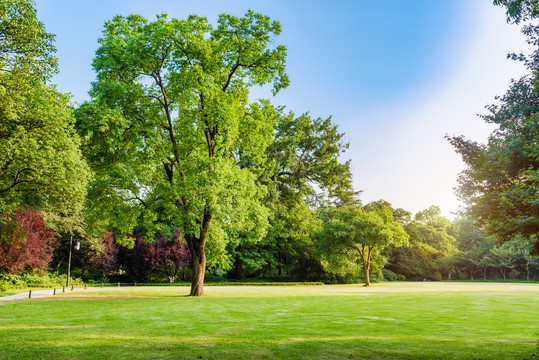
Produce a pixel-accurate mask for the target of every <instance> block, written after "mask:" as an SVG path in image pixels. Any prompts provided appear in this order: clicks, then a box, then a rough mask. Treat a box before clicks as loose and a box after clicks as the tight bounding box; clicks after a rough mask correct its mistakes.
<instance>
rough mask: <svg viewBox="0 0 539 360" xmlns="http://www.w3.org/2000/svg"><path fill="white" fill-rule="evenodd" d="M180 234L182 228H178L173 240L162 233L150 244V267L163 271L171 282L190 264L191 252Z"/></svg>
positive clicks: (148, 258)
mask: <svg viewBox="0 0 539 360" xmlns="http://www.w3.org/2000/svg"><path fill="white" fill-rule="evenodd" d="M180 236H181V230H180V229H177V230H176V231H175V232H174V235H173V236H172V239H171V240H169V239H167V238H166V236H165V235H162V236H161V237H160V238H159V239H157V240H155V241H154V242H152V243H150V244H149V246H148V254H147V258H146V259H147V261H148V265H149V267H151V268H152V269H155V270H158V271H161V272H162V273H163V274H164V275H165V276H166V277H167V278H168V280H169V282H171V283H173V282H174V280H175V279H176V276H177V275H178V272H179V271H180V270H182V269H185V268H187V267H188V266H189V265H190V259H191V253H190V252H189V248H188V247H187V244H185V243H184V242H182V241H180Z"/></svg>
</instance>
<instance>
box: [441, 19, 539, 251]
mask: <svg viewBox="0 0 539 360" xmlns="http://www.w3.org/2000/svg"><path fill="white" fill-rule="evenodd" d="M523 32H524V33H525V34H527V35H528V37H529V40H528V42H529V43H530V44H531V45H533V46H534V47H535V48H536V49H537V48H539V37H538V35H539V27H536V26H527V27H525V28H524V31H523ZM538 55H539V50H535V52H534V53H533V54H532V55H531V56H524V55H514V54H513V55H512V56H511V57H512V58H514V59H518V60H521V61H523V62H524V63H525V65H526V66H527V67H528V69H529V70H530V72H531V74H530V75H528V76H525V77H522V78H521V79H519V80H517V81H513V83H512V84H511V87H510V88H509V90H508V91H507V92H506V94H505V95H504V96H502V97H500V98H498V99H497V100H498V103H497V104H494V105H491V106H489V107H487V108H488V110H489V114H488V115H485V116H483V119H484V120H485V121H486V122H487V123H490V124H493V125H495V126H496V130H494V131H493V132H492V134H491V135H490V137H489V139H488V142H487V144H480V143H477V142H474V141H470V140H467V139H465V138H464V137H462V136H460V137H451V138H449V140H450V142H451V143H452V144H453V146H454V147H455V148H456V151H457V152H458V153H460V154H461V155H462V158H463V160H464V162H465V163H466V165H467V166H468V168H467V169H466V170H465V171H463V172H462V173H461V175H460V177H459V180H458V181H459V195H460V196H461V197H462V199H463V200H464V201H465V202H466V203H467V204H468V213H469V215H470V216H471V217H473V218H475V219H477V220H478V221H479V223H480V224H481V225H484V226H485V228H486V230H487V232H488V233H489V234H494V235H496V237H498V238H499V239H501V240H504V241H508V240H510V239H513V238H515V237H517V236H521V237H523V239H524V240H532V241H535V244H536V245H535V252H536V253H539V242H537V237H536V234H537V233H538V232H539V200H538V199H539V192H538V189H539V145H538V141H537V140H538V139H539V122H538V121H537V119H538V114H539V105H538V104H539V102H538V99H539V87H538V82H537V71H538V70H539V61H538V59H539V57H538Z"/></svg>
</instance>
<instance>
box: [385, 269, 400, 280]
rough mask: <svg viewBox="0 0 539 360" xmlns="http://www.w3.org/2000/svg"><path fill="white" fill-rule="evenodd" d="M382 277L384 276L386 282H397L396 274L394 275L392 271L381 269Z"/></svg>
mask: <svg viewBox="0 0 539 360" xmlns="http://www.w3.org/2000/svg"><path fill="white" fill-rule="evenodd" d="M382 275H383V276H384V279H386V280H387V281H396V280H397V274H395V273H394V272H393V271H391V270H389V269H382Z"/></svg>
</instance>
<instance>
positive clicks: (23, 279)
mask: <svg viewBox="0 0 539 360" xmlns="http://www.w3.org/2000/svg"><path fill="white" fill-rule="evenodd" d="M66 280H67V275H66V274H58V273H45V274H36V273H23V274H19V275H16V274H0V291H7V290H14V289H26V288H29V287H32V288H51V287H62V286H64V285H65V284H66ZM70 283H72V284H75V285H80V284H82V281H81V280H80V279H74V278H71V280H70Z"/></svg>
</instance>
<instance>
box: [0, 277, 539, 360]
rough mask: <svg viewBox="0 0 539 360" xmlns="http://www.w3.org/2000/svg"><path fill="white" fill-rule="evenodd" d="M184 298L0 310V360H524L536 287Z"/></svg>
mask: <svg viewBox="0 0 539 360" xmlns="http://www.w3.org/2000/svg"><path fill="white" fill-rule="evenodd" d="M188 292H189V288H188V287H157V288H156V287H136V288H119V289H118V288H115V289H103V290H102V289H92V290H78V291H75V292H73V293H69V294H61V295H59V296H56V297H54V298H42V299H28V300H19V301H8V302H3V303H0V359H530V357H531V356H532V354H533V353H534V352H535V351H536V350H537V341H538V340H539V285H538V284H499V283H494V284H493V283H381V284H374V285H373V286H371V287H370V288H365V287H362V286H341V285H339V286H295V287H286V286H278V287H277V286H276V287H255V286H226V287H225V286H223V287H218V286H215V287H207V288H206V294H207V296H205V297H203V298H191V297H187V296H186V295H187V294H188ZM534 360H535V359H534Z"/></svg>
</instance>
